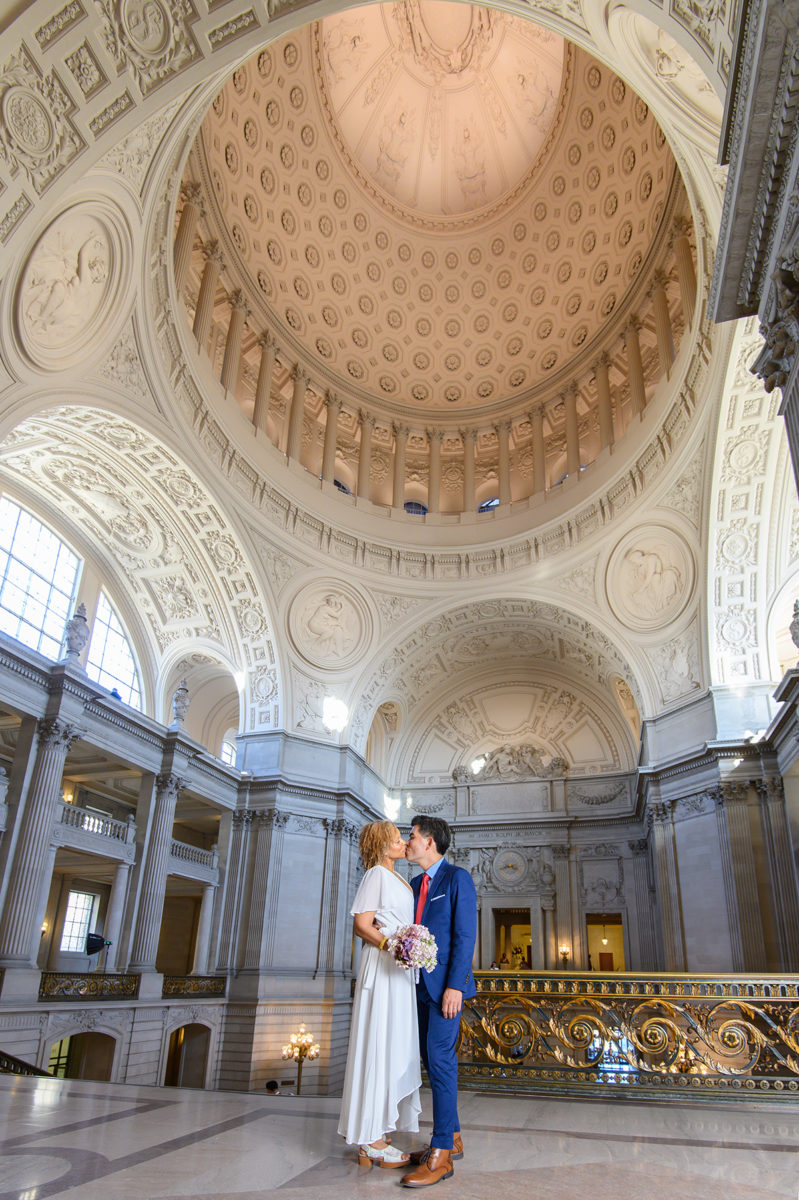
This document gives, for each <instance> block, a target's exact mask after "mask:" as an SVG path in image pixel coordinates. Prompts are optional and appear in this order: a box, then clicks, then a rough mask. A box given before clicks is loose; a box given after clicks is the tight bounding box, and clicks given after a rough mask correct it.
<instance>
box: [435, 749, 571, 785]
mask: <svg viewBox="0 0 799 1200" xmlns="http://www.w3.org/2000/svg"><path fill="white" fill-rule="evenodd" d="M568 769H569V767H568V763H567V762H566V760H565V759H563V758H556V757H553V756H551V755H550V756H549V758H547V757H545V756H544V755H543V754H542V753H541V751H540V749H539V748H538V747H537V746H532V745H530V743H529V742H527V743H522V744H521V745H516V746H511V745H510V744H509V743H507V742H506V743H505V744H504V745H502V746H498V747H497V748H496V749H495V750H489V751H488V753H487V754H486V755H485V762H484V763H483V765H482V767H481V768H480V770H479V771H469V772H468V774H467V775H466V777H465V779H464V778H463V776H462V774H459V772H455V774H456V775H457V776H458V781H459V782H466V781H468V782H474V783H483V782H485V780H487V779H501V780H508V779H560V778H562V777H563V776H564V775H565V774H566V772H567V771H568ZM461 770H462V769H461Z"/></svg>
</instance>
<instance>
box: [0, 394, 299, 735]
mask: <svg viewBox="0 0 799 1200" xmlns="http://www.w3.org/2000/svg"><path fill="white" fill-rule="evenodd" d="M0 463H1V465H2V474H3V477H4V478H6V479H9V480H13V481H14V483H15V486H16V487H17V488H18V490H19V491H20V493H21V494H23V495H24V494H26V493H27V492H29V491H34V492H35V493H36V496H37V499H38V500H39V501H40V502H41V501H42V500H45V501H47V502H49V503H50V504H51V505H52V507H53V511H54V512H57V513H58V514H59V515H60V527H61V528H62V529H63V530H64V535H65V536H66V537H67V538H68V540H69V533H68V528H69V526H70V525H72V526H73V527H74V529H75V538H76V540H78V541H79V542H82V541H83V539H84V538H87V539H89V540H90V541H91V542H93V543H94V545H95V546H96V547H97V548H98V552H99V553H101V554H103V555H104V560H105V562H104V565H105V568H106V570H110V571H111V572H113V573H116V572H119V573H120V575H121V582H120V583H119V584H118V586H117V593H118V595H120V596H124V595H125V594H127V595H128V597H129V604H130V608H129V611H128V613H127V624H128V626H129V627H130V628H131V629H135V628H136V625H137V623H138V621H139V620H141V621H143V622H144V624H145V626H147V627H148V631H149V634H150V636H151V637H152V638H153V639H154V641H155V644H156V645H157V646H158V648H159V650H160V651H161V653H162V654H163V653H164V652H165V651H167V650H169V651H170V652H171V654H172V655H174V654H175V652H178V653H179V649H180V647H181V645H190V646H191V647H192V649H197V645H198V643H199V644H201V645H204V646H206V647H208V648H209V649H212V650H213V651H215V652H216V656H217V657H220V656H221V659H222V661H225V662H228V663H238V664H239V667H240V669H242V670H243V671H244V672H246V677H247V679H248V684H247V686H246V689H245V694H246V697H247V710H246V715H245V714H242V725H243V727H246V728H250V729H257V728H260V727H271V726H274V725H275V724H276V723H277V722H278V715H279V712H280V696H279V691H278V677H277V661H276V655H275V644H274V638H273V635H272V633H271V622H270V620H269V615H268V612H267V610H266V608H265V606H264V602H263V599H262V597H261V595H260V594H259V591H258V585H257V583H256V576H255V575H254V573H253V571H252V569H251V568H250V566H249V564H248V563H247V562H246V560H245V557H244V553H243V551H242V549H241V540H240V537H239V535H238V533H237V531H236V530H234V529H233V528H232V527H231V526H230V525H229V524H228V523H227V521H226V519H225V517H224V516H223V514H222V512H221V511H220V509H219V507H218V505H217V504H216V503H215V502H214V501H213V499H212V498H211V496H210V495H209V494H208V493H207V491H206V490H205V488H204V487H203V486H202V485H201V484H200V483H199V482H198V481H197V480H196V479H195V478H194V477H193V476H192V475H191V474H190V472H189V471H188V470H187V469H186V468H185V467H184V465H183V464H182V463H181V462H180V460H179V459H178V458H177V457H176V456H175V455H174V454H172V453H171V452H170V451H169V450H167V449H166V448H165V447H164V446H163V445H162V444H160V443H159V442H157V441H156V440H155V439H154V438H153V437H151V436H150V435H149V434H148V433H146V432H145V431H144V430H143V429H141V428H139V427H137V426H134V425H132V424H131V423H129V422H127V421H124V420H122V419H120V418H118V417H114V416H110V415H109V414H108V413H105V412H101V411H99V410H96V409H90V408H85V407H80V408H78V407H75V408H61V409H56V410H53V411H51V412H49V413H47V414H46V415H43V416H41V417H38V418H32V419H30V420H28V421H26V422H24V423H23V424H22V425H20V426H18V427H17V429H16V430H14V432H13V433H11V434H9V435H7V437H6V438H5V441H4V445H3V448H2V458H1V459H0Z"/></svg>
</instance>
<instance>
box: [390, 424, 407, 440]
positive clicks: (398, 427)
mask: <svg viewBox="0 0 799 1200" xmlns="http://www.w3.org/2000/svg"><path fill="white" fill-rule="evenodd" d="M391 432H392V433H393V434H394V437H395V438H396V439H397V441H399V439H400V438H403V439H407V437H408V434H409V433H410V432H411V429H410V426H409V425H402V424H400V423H399V422H397V421H392V423H391Z"/></svg>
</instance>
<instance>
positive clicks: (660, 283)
mask: <svg viewBox="0 0 799 1200" xmlns="http://www.w3.org/2000/svg"><path fill="white" fill-rule="evenodd" d="M668 285H669V277H668V274H667V273H666V271H664V270H663V269H662V268H661V267H657V268H656V270H654V271H653V272H652V282H651V283H650V285H649V290H648V291H647V295H648V296H651V295H652V294H653V292H657V291H663V292H665V290H666V288H667V287H668Z"/></svg>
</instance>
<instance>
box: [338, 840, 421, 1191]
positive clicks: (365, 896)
mask: <svg viewBox="0 0 799 1200" xmlns="http://www.w3.org/2000/svg"><path fill="white" fill-rule="evenodd" d="M358 848H359V850H360V853H361V859H362V861H363V865H364V867H365V868H366V874H365V875H364V877H363V879H362V880H361V884H360V887H359V888H358V891H357V892H356V895H355V899H354V901H353V904H352V908H351V910H350V911H351V913H352V915H353V917H354V918H355V932H356V933H357V934H358V936H359V937H360V938H361V939H362V940H363V942H364V948H363V953H362V954H361V962H360V966H359V967H358V978H357V980H356V984H355V999H354V1002H353V1007H352V1026H351V1029H350V1044H349V1051H348V1053H347V1069H346V1072H345V1075H344V1096H343V1100H342V1104H341V1119H340V1121H339V1126H338V1131H339V1133H340V1134H341V1135H342V1136H343V1137H344V1138H346V1140H347V1142H348V1143H349V1145H357V1146H358V1147H359V1151H358V1162H359V1163H361V1164H362V1165H363V1166H366V1165H369V1164H371V1163H377V1165H378V1166H381V1167H404V1166H407V1165H408V1163H409V1157H408V1155H407V1154H403V1153H401V1152H400V1151H399V1150H397V1149H396V1148H395V1147H394V1146H391V1145H389V1143H388V1141H387V1140H386V1137H385V1135H386V1134H388V1133H391V1132H392V1131H393V1130H395V1129H401V1130H404V1131H407V1132H410V1133H416V1132H417V1130H418V1128H419V1113H420V1112H421V1104H420V1102H419V1088H420V1087H421V1083H422V1078H421V1071H420V1068H419V1031H418V1026H417V1023H416V988H415V983H414V974H413V971H405V970H403V969H402V968H401V967H398V966H397V964H396V963H395V962H394V960H393V959H392V958H390V957H389V955H388V954H386V953H385V952H383V949H382V948H383V946H384V945H385V942H386V938H387V937H388V936H389V935H390V934H392V933H394V931H395V930H396V929H398V928H399V927H400V926H402V925H412V924H413V893H412V892H411V889H410V887H409V886H408V884H407V883H406V882H405V881H404V880H403V879H401V878H400V877H399V875H397V874H396V873H395V871H394V864H395V863H396V862H398V861H400V860H402V861H404V859H405V842H404V841H403V840H402V836H401V834H400V831H399V830H398V829H397V827H396V825H394V824H392V822H391V821H375V822H373V823H372V824H371V825H365V826H364V827H363V829H362V830H361V835H360V838H359V841H358Z"/></svg>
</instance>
